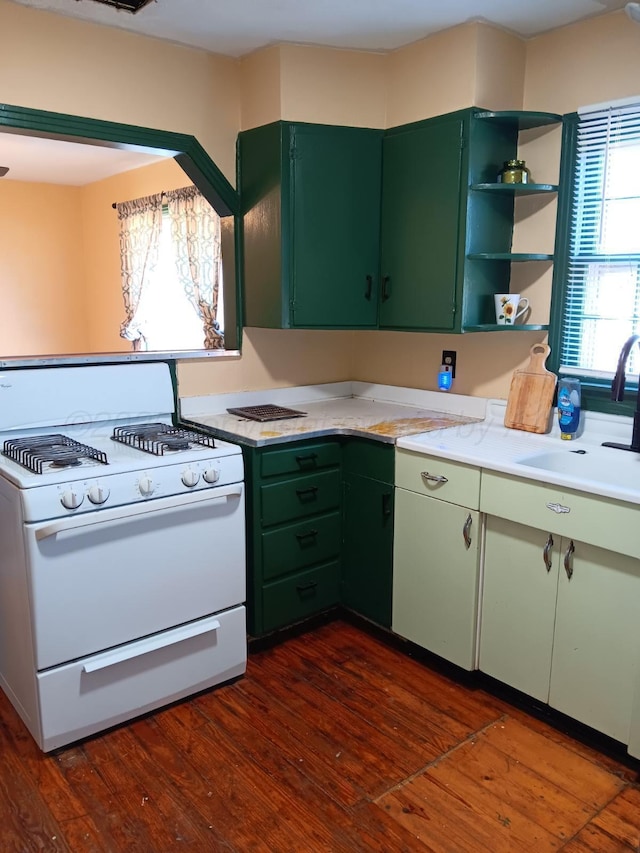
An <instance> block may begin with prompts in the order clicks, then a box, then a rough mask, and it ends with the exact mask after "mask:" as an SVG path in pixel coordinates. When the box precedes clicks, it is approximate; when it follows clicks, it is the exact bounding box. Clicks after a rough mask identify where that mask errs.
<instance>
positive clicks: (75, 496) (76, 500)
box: [60, 488, 84, 509]
mask: <svg viewBox="0 0 640 853" xmlns="http://www.w3.org/2000/svg"><path fill="white" fill-rule="evenodd" d="M83 500H84V495H83V494H81V493H80V492H76V491H74V490H73V489H71V488H70V489H66V490H65V491H64V492H63V493H62V494H61V495H60V503H61V504H62V506H63V507H64V508H65V509H78V507H79V506H80V504H81V503H82V501H83Z"/></svg>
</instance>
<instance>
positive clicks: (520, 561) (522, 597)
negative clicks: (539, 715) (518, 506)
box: [479, 516, 559, 702]
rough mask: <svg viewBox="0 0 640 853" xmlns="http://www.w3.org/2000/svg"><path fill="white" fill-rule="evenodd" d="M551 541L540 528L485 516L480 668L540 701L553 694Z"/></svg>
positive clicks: (554, 558) (554, 560)
mask: <svg viewBox="0 0 640 853" xmlns="http://www.w3.org/2000/svg"><path fill="white" fill-rule="evenodd" d="M548 541H549V534H548V533H545V532H543V531H541V530H535V529H534V528H532V527H526V526H525V525H522V524H516V523H514V522H512V521H506V520H505V519H503V518H494V517H493V516H489V517H488V518H487V519H486V541H485V554H484V581H483V589H482V623H481V626H480V656H479V661H480V669H481V670H482V672H486V673H487V675H491V676H493V677H494V678H497V679H498V680H499V681H502V682H504V684H508V685H510V686H511V687H515V688H516V689H517V690H521V691H522V692H523V693H526V694H527V695H528V696H533V697H534V698H535V699H539V700H540V701H541V702H547V701H548V700H549V677H550V673H551V655H552V652H553V631H554V624H555V614H556V598H557V593H558V564H559V541H558V543H557V544H556V543H555V542H553V538H552V542H553V545H551V546H550V549H549V546H547V542H548ZM545 547H546V548H547V551H548V559H549V561H550V563H551V569H550V570H547V567H546V566H545V564H544V562H543V552H544V549H545Z"/></svg>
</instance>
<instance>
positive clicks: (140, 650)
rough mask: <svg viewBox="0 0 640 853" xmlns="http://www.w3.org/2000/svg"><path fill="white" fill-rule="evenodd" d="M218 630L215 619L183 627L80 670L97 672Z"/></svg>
mask: <svg viewBox="0 0 640 853" xmlns="http://www.w3.org/2000/svg"><path fill="white" fill-rule="evenodd" d="M219 628H220V622H219V621H218V620H217V619H215V620H214V621H213V622H207V624H206V625H203V624H202V623H200V624H198V625H183V626H182V627H181V628H177V629H174V630H173V631H171V633H170V635H169V636H167V635H166V634H164V635H161V636H157V637H149V638H147V639H146V640H140V641H139V642H137V643H135V645H133V646H129V647H128V648H126V649H120V651H118V652H112V653H111V654H104V655H100V657H97V658H96V659H95V660H92V661H87V663H85V665H84V666H83V667H82V669H83V670H84V672H98V671H99V670H101V669H107V668H108V667H110V666H115V664H117V663H123V662H124V661H126V660H132V659H133V658H138V657H140V656H141V655H147V654H149V652H155V651H156V650H157V649H164V648H166V647H167V646H173V645H175V644H176V643H179V642H181V641H182V640H191V639H192V638H193V637H199V636H200V635H201V634H209V633H210V632H211V631H217V630H218V629H219Z"/></svg>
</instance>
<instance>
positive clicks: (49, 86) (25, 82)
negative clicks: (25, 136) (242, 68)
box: [0, 0, 240, 183]
mask: <svg viewBox="0 0 640 853" xmlns="http://www.w3.org/2000/svg"><path fill="white" fill-rule="evenodd" d="M74 2H75V0H74ZM0 22H1V23H0V29H1V32H2V50H0V103H6V104H15V105H17V106H24V107H32V108H35V109H44V110H53V111H57V112H62V113H70V114H71V115H80V116H87V117H90V118H99V119H106V120H108V121H117V122H122V123H124V124H133V125H140V126H142V127H151V128H155V129H158V130H169V131H176V132H179V133H188V134H191V135H193V136H195V137H196V138H197V139H198V140H199V141H200V142H201V143H202V145H203V146H204V147H205V148H206V149H207V151H208V152H209V154H210V155H211V157H212V158H213V159H214V160H215V162H216V164H217V165H218V166H219V167H220V169H221V170H222V171H223V172H224V173H225V175H226V176H227V178H228V179H229V180H230V181H231V182H232V183H235V140H236V135H237V133H238V129H239V127H240V77H239V69H238V62H237V61H236V60H234V59H229V58H226V57H220V56H214V55H212V54H209V53H206V52H205V51H202V50H194V49H191V48H186V47H181V46H179V45H175V44H170V43H168V42H166V41H160V40H158V39H152V38H145V37H142V36H137V35H134V34H132V33H127V32H124V31H123V30H118V29H115V28H111V27H99V26H96V25H94V24H89V23H86V22H83V21H77V20H74V19H72V18H67V17H63V16H62V15H56V14H53V13H50V12H45V11H41V10H38V9H31V8H27V7H24V6H19V5H17V4H14V3H9V2H7V0H0Z"/></svg>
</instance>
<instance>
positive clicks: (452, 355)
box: [440, 349, 456, 379]
mask: <svg viewBox="0 0 640 853" xmlns="http://www.w3.org/2000/svg"><path fill="white" fill-rule="evenodd" d="M440 364H445V365H447V366H448V367H450V368H451V376H452V377H453V379H455V378H456V351H455V350H454V349H443V350H442V361H441V362H440Z"/></svg>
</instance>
